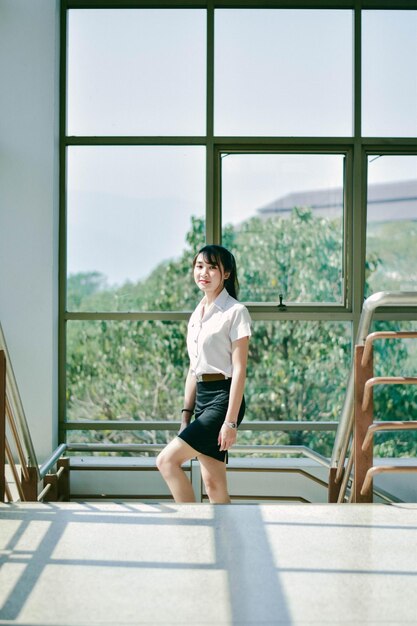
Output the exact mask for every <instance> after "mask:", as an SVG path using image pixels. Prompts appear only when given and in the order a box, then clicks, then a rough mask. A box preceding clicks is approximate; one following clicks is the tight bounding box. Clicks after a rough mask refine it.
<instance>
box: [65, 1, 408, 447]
mask: <svg viewBox="0 0 417 626" xmlns="http://www.w3.org/2000/svg"><path fill="white" fill-rule="evenodd" d="M82 8H90V9H91V8H97V9H98V8H100V9H103V8H117V9H123V8H153V9H157V8H161V9H163V8H170V9H172V8H188V9H190V8H196V9H201V8H204V9H206V10H207V86H206V98H207V101H206V114H207V122H206V128H207V134H206V136H198V137H196V136H193V137H188V136H187V137H173V136H170V137H152V136H146V137H141V136H139V137H132V136H125V137H114V136H112V137H105V136H102V137H80V136H77V137H74V136H72V137H69V136H67V135H66V130H65V129H66V98H67V93H66V67H67V58H66V54H67V11H68V10H69V9H82ZM220 8H235V9H240V8H257V9H259V8H265V9H272V8H277V9H278V8H291V9H334V10H337V9H352V10H353V19H354V29H353V32H354V46H353V51H354V63H353V76H354V79H353V80H354V92H353V93H354V102H353V123H354V133H353V136H352V137H314V138H312V137H294V138H293V137H262V138H260V137H218V136H215V135H214V133H213V129H214V15H215V9H220ZM365 9H368V10H369V9H375V10H378V9H379V10H380V9H387V10H390V9H391V10H393V9H396V10H401V9H404V10H405V9H415V2H414V1H413V0H337V2H336V1H334V0H321V1H320V0H304V1H299V2H297V1H296V2H294V0H264V2H261V3H259V2H254V1H250V0H246V1H245V0H240V1H235V0H217V1H214V0H207V1H205V2H203V1H195V0H182V1H179V2H176V1H173V0H165V1H161V0H160V1H159V2H156V3H154V2H149V1H148V2H145V1H141V0H117V2H116V1H115V0H113V1H110V0H61V17H60V19H61V59H60V93H61V112H60V161H61V166H60V242H59V246H60V252H59V255H60V270H59V281H60V287H59V345H60V354H59V405H60V406H59V415H60V418H59V422H60V433H59V437H60V440H61V441H63V440H65V432H66V428H65V420H66V415H65V413H66V360H67V359H66V323H67V321H69V320H167V321H177V320H178V321H179V320H186V319H187V318H188V315H189V312H187V311H173V312H169V311H164V312H162V311H150V312H136V313H111V312H110V313H100V312H96V313H76V312H72V313H68V312H67V310H66V280H67V268H66V174H65V173H66V150H67V147H68V146H75V145H77V146H92V145H103V146H111V145H121V146H124V145H126V146H128V145H138V146H139V145H143V146H146V145H149V146H151V145H152V146H155V145H201V146H205V147H206V155H207V160H206V237H207V241H208V242H213V243H218V242H220V237H221V215H220V213H221V207H220V184H221V181H220V153H221V152H222V151H228V152H233V151H239V152H240V153H242V152H245V151H247V152H258V151H259V152H268V151H271V152H284V153H286V152H295V153H311V152H313V153H316V154H326V153H338V154H340V153H343V154H346V156H347V159H346V171H345V188H344V194H345V225H344V239H345V241H344V248H345V258H344V274H345V276H344V277H345V304H344V306H338V305H337V306H330V307H329V306H321V305H320V304H318V303H317V304H314V305H307V306H306V305H294V306H292V307H288V309H287V311H286V312H279V311H278V310H277V308H276V307H275V306H270V305H262V304H253V305H250V306H249V307H248V308H249V310H250V313H251V316H252V318H253V319H254V320H255V321H257V320H323V321H326V320H327V321H345V322H350V323H351V324H352V329H353V330H352V340H354V337H355V336H356V330H357V326H358V322H359V318H360V313H361V308H362V302H363V293H364V284H365V254H366V247H365V246H366V194H367V159H368V155H372V154H379V155H385V154H392V155H402V154H409V155H413V154H414V155H415V154H417V139H416V138H411V137H410V138H395V137H383V138H367V137H366V138H365V137H363V136H362V135H361V114H362V102H361V52H362V47H361V17H362V10H365ZM415 315H416V312H415V311H413V310H408V311H407V312H404V311H401V310H398V311H395V310H390V311H389V312H386V311H383V310H382V311H381V312H380V313H378V314H377V315H376V316H375V318H376V319H380V320H394V319H396V320H407V319H413V318H415ZM85 426H87V425H85Z"/></svg>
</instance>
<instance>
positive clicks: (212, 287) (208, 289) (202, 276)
mask: <svg viewBox="0 0 417 626" xmlns="http://www.w3.org/2000/svg"><path fill="white" fill-rule="evenodd" d="M228 276H229V274H228V273H226V274H225V273H224V269H223V266H222V265H220V266H219V265H215V264H213V263H208V262H207V261H205V259H204V255H203V253H202V252H200V254H199V255H198V257H197V260H196V262H195V265H194V281H195V283H196V285H197V286H198V288H199V289H201V291H204V293H205V294H206V295H210V296H211V297H212V298H216V297H217V296H218V295H219V293H220V292H221V291H222V289H223V285H224V281H225V279H226V278H228Z"/></svg>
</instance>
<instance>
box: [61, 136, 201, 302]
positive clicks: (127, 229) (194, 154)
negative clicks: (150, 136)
mask: <svg viewBox="0 0 417 626" xmlns="http://www.w3.org/2000/svg"><path fill="white" fill-rule="evenodd" d="M67 187H68V197H67V213H68V218H67V219H68V274H69V278H68V292H67V300H68V305H67V306H68V309H69V310H73V311H77V310H78V311H112V310H114V311H129V310H151V309H164V310H169V309H175V308H182V307H183V306H185V305H186V304H187V303H188V302H189V301H190V299H191V302H192V303H194V301H195V295H194V294H195V293H197V289H196V288H194V285H193V282H192V279H191V269H190V268H191V260H192V258H193V256H194V254H195V249H196V248H197V246H199V245H202V244H203V242H204V220H203V216H204V203H205V152H204V148H202V147H174V146H169V147H160V146H159V147H156V146H153V147H138V146H129V147H126V146H112V147H108V146H106V147H92V146H89V147H71V148H70V149H69V150H68V184H67ZM188 306H189V305H188Z"/></svg>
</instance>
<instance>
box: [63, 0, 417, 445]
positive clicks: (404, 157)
mask: <svg viewBox="0 0 417 626" xmlns="http://www.w3.org/2000/svg"><path fill="white" fill-rule="evenodd" d="M93 4H94V6H96V7H97V8H94V9H92V8H91V6H92V3H91V2H88V0H86V2H85V3H83V0H77V8H76V9H73V8H68V9H67V10H65V8H66V7H71V3H70V2H68V3H66V2H65V0H64V2H63V10H64V14H63V20H62V26H63V31H62V36H63V41H66V42H67V47H66V48H65V47H63V54H64V55H66V59H64V60H65V63H63V64H62V66H63V67H65V71H66V76H65V77H63V84H64V83H65V84H66V93H67V100H66V102H64V101H63V102H62V120H63V122H64V121H65V123H62V125H61V131H62V134H61V142H62V147H63V150H62V152H61V155H62V168H63V169H62V174H63V175H62V177H61V180H62V181H63V185H62V189H61V191H62V193H61V199H62V203H61V220H62V221H61V224H62V225H64V224H65V226H66V230H64V228H62V229H61V240H60V241H61V246H62V250H63V253H64V252H65V258H63V257H62V260H63V262H62V263H61V265H60V267H61V269H60V272H61V281H62V285H61V287H62V293H64V292H65V293H66V304H67V306H66V309H65V310H64V307H63V308H62V310H61V313H60V314H61V337H65V341H66V345H65V346H63V350H64V353H65V355H66V364H65V367H63V368H62V369H61V372H60V381H61V389H62V390H64V389H65V391H66V401H65V402H66V403H65V405H64V404H62V405H61V407H60V415H61V426H62V431H63V432H65V430H66V429H68V431H69V433H71V434H69V435H68V437H69V438H71V437H72V438H73V440H77V441H80V438H81V439H82V440H83V441H90V442H97V441H106V442H121V443H130V442H144V443H163V442H164V441H166V439H167V438H168V437H169V436H170V434H169V433H171V434H172V431H168V430H166V431H149V430H147V429H146V423H147V422H149V421H153V420H177V419H179V414H178V410H179V409H180V408H181V402H182V400H181V398H182V397H183V386H184V378H185V372H186V370H187V366H188V357H187V353H186V349H185V334H186V325H187V320H188V316H189V313H190V311H191V310H192V309H193V308H194V307H195V305H196V303H197V302H198V300H199V299H200V297H201V293H200V292H199V291H198V289H197V288H196V287H195V285H194V284H193V280H192V274H191V264H192V259H193V256H194V254H195V252H196V251H197V250H198V249H199V248H200V247H201V246H202V245H203V244H204V243H205V242H208V243H223V245H225V246H226V247H228V248H230V249H231V250H232V252H234V253H235V256H236V259H237V263H238V270H239V279H240V284H241V292H240V299H241V300H242V301H244V302H246V303H247V305H248V307H249V310H250V313H251V314H252V319H253V336H252V339H251V342H250V359H249V368H248V380H247V387H246V398H247V407H248V408H247V414H246V420H262V421H264V420H265V421H271V422H282V421H291V422H297V421H322V422H323V421H337V419H338V417H339V415H340V411H341V406H342V402H343V397H344V393H345V391H346V381H347V372H348V368H349V363H350V360H351V345H350V344H351V339H352V328H353V326H354V325H355V324H356V323H357V321H358V319H359V317H360V313H361V310H362V306H363V300H364V297H366V296H367V295H369V294H370V293H372V292H375V291H380V290H415V289H416V285H417V274H416V271H415V268H416V267H417V257H416V252H415V251H416V249H417V246H416V243H415V242H416V240H417V230H416V224H417V222H416V220H417V205H416V202H417V200H416V199H417V155H416V153H415V144H413V143H412V142H413V139H410V138H414V140H415V137H416V135H417V116H416V113H415V112H416V111H417V84H416V80H417V49H416V45H417V43H416V42H417V29H416V15H417V12H416V11H415V10H413V11H404V10H395V5H396V2H395V0H392V2H391V6H389V5H390V0H385V2H384V6H385V8H386V9H392V10H384V11H379V10H362V8H361V6H362V2H361V0H359V1H355V2H353V0H352V2H351V4H350V5H349V3H344V4H345V5H349V6H350V8H349V6H348V7H347V8H343V9H335V8H333V9H328V8H327V7H326V4H327V5H328V4H329V3H328V2H326V0H317V2H311V3H309V5H311V6H310V8H309V9H308V10H307V9H288V8H287V7H288V2H287V0H283V1H282V2H281V0H270V1H268V3H267V4H268V7H269V8H263V9H260V8H259V3H257V2H256V1H255V0H253V2H252V3H251V2H250V1H249V2H245V3H244V4H245V8H244V9H243V8H236V9H232V8H221V6H220V5H221V4H223V6H224V5H225V4H226V3H214V4H216V8H214V5H213V3H212V2H207V4H206V5H205V4H204V2H203V3H202V2H201V1H200V0H198V2H197V1H196V2H195V4H194V3H193V0H190V1H187V2H186V3H184V2H181V0H178V2H177V1H176V0H172V2H170V3H169V8H166V9H165V8H158V9H151V8H147V9H144V8H123V9H122V8H119V9H116V8H114V7H115V6H116V4H117V3H113V8H106V7H107V6H109V4H111V3H108V2H107V1H106V2H104V1H103V5H102V6H101V7H100V2H99V1H97V2H94V3H93ZM133 4H134V3H132V5H133ZM138 4H140V3H138ZM163 4H168V3H163ZM228 4H229V6H230V5H231V4H233V3H228ZM368 4H369V3H368ZM185 5H187V8H184V6H185ZM354 18H355V19H354ZM357 18H361V19H357ZM359 24H361V26H362V28H361V29H356V28H355V25H359ZM359 60H361V68H360V69H361V76H359V75H355V69H359V68H358V62H359ZM360 81H362V89H360V88H359V86H360ZM358 113H361V115H359V116H357V117H355V115H357V114H358ZM370 136H371V137H372V139H369V137H370ZM364 155H366V156H365V158H364ZM64 187H65V188H64ZM365 189H366V190H367V203H366V202H365ZM365 213H366V215H365ZM365 227H366V232H365ZM365 240H366V247H365ZM364 265H365V267H366V272H365V274H366V276H365V279H364ZM280 295H282V297H283V301H284V305H287V306H282V307H279V306H277V305H278V304H279V298H280ZM64 300H65V299H64V298H62V302H64ZM396 313H397V314H396V318H399V317H401V316H402V315H403V312H401V311H400V312H398V311H397V312H396ZM407 316H408V317H407ZM410 316H411V314H410V313H409V312H407V314H404V317H403V318H402V319H404V320H409V319H411V318H410ZM383 319H384V320H387V317H386V315H385V317H384V318H383ZM388 321H389V320H387V321H386V322H384V323H388ZM384 354H385V356H387V360H386V363H391V362H392V363H393V366H394V365H396V364H397V361H398V360H399V357H400V356H403V354H405V352H404V349H403V348H400V347H397V348H395V349H394V348H391V347H389V348H387V349H386V350H385V353H384ZM383 356H384V355H383ZM385 356H384V358H385ZM414 358H415V350H414V348H412V347H411V344H410V347H407V355H406V363H407V367H408V370H407V372H408V371H410V372H412V369H413V368H412V365H413V363H414V361H413V359H414ZM390 359H391V360H390ZM384 362H385V361H384ZM378 393H380V394H382V395H381V402H380V404H379V405H378V406H381V407H382V399H383V398H384V393H385V392H378ZM407 393H408V394H411V395H408V396H406V394H407ZM412 393H413V392H412V391H411V390H407V391H402V392H401V393H400V395H399V396H398V399H399V400H398V402H399V404H398V407H399V408H398V411H396V415H397V417H398V418H400V417H401V415H404V414H405V413H406V411H407V410H408V409H410V411H411V412H412V411H414V407H415V398H414V396H413V395H412ZM401 394H402V395H401ZM61 397H62V398H63V397H64V394H61ZM376 397H377V398H378V396H376ZM173 398H175V400H173ZM387 398H388V396H387ZM378 402H379V400H378ZM389 402H390V400H389V399H387V407H388V408H389V407H391V405H390V404H389ZM407 403H408V404H407ZM410 414H411V413H410ZM64 416H66V417H64ZM65 419H67V421H69V422H71V423H70V424H68V423H65ZM91 421H94V423H91ZM121 421H123V422H125V421H126V422H128V425H127V426H125V425H124V424H120V422H121ZM95 422H99V427H97V424H96V423H95ZM113 423H114V427H113ZM103 424H104V426H103ZM116 424H117V425H116ZM136 425H137V426H138V428H136ZM107 426H108V428H107ZM321 426H323V425H321ZM120 427H122V428H123V429H124V430H119V428H120ZM164 427H165V426H164ZM292 427H293V425H291V428H292ZM103 428H104V429H103ZM274 428H275V430H271V431H265V430H259V431H253V432H252V431H251V432H249V431H244V430H241V432H240V433H239V442H240V443H245V442H248V443H252V444H253V443H259V444H262V443H291V444H303V445H308V446H311V447H312V448H313V449H315V450H318V451H320V452H322V453H323V454H330V452H331V446H332V441H333V436H334V435H333V433H332V431H322V430H317V431H314V430H312V431H309V432H307V431H302V430H301V431H300V430H291V429H289V430H288V431H286V430H285V428H284V429H283V430H277V429H276V428H277V427H276V424H274ZM75 429H76V430H75ZM380 437H381V438H380V439H379V441H380V442H382V443H386V442H388V443H387V445H386V446H385V447H384V448H381V450H378V451H379V452H380V453H381V454H388V452H389V450H390V449H391V448H390V446H391V447H392V445H394V444H395V440H394V439H393V438H392V437H391V439H389V437H388V436H387V438H386V439H384V438H383V437H384V435H381V436H380ZM393 442H394V443H393ZM409 449H410V448H407V450H409ZM403 450H405V448H404V449H403Z"/></svg>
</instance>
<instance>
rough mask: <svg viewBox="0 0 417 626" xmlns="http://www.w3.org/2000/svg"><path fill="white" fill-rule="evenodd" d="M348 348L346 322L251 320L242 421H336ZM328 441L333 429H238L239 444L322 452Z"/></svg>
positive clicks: (326, 449) (328, 451) (325, 451)
mask: <svg viewBox="0 0 417 626" xmlns="http://www.w3.org/2000/svg"><path fill="white" fill-rule="evenodd" d="M350 352H351V325H350V324H349V323H333V322H295V321H279V322H264V321H256V322H254V323H253V336H252V337H251V341H250V348H249V366H248V379H247V384H246V390H245V396H246V399H247V418H246V417H245V419H251V420H271V421H278V422H279V421H288V420H289V421H333V420H335V421H337V420H338V419H339V415H340V411H341V407H342V403H343V399H344V396H345V393H346V380H347V375H348V368H349V364H350ZM333 440H334V431H330V432H326V431H323V432H319V431H316V432H314V431H312V432H303V431H290V432H287V433H279V432H270V433H266V432H263V433H259V434H255V433H245V432H244V431H241V432H240V433H239V441H240V443H245V442H247V443H249V442H251V443H253V444H255V443H282V444H295V445H308V446H310V447H312V448H313V449H314V450H316V451H318V452H321V453H322V454H325V455H328V456H330V455H331V450H332V445H333Z"/></svg>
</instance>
